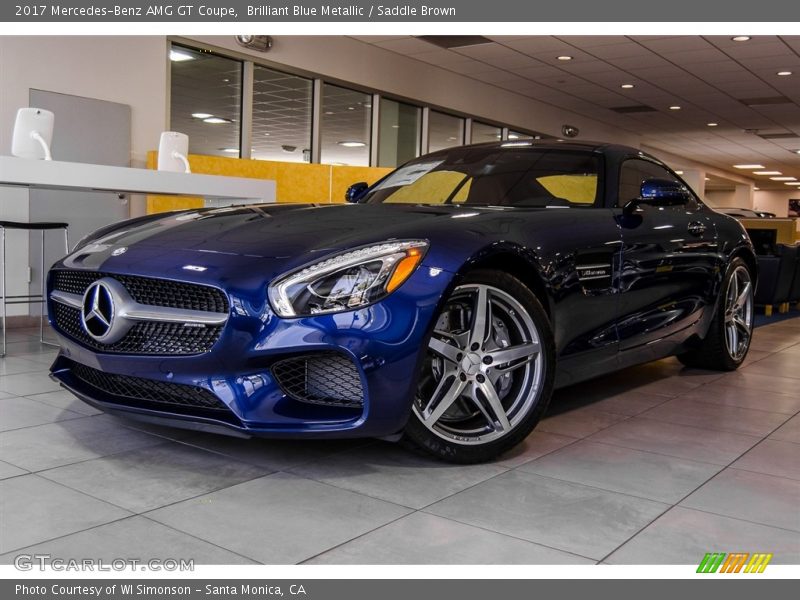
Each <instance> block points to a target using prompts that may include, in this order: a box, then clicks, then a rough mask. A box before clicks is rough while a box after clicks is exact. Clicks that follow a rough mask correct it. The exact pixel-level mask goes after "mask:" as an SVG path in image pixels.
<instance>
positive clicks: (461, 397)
mask: <svg viewBox="0 0 800 600" xmlns="http://www.w3.org/2000/svg"><path fill="white" fill-rule="evenodd" d="M543 373H544V354H543V352H542V349H541V338H540V335H539V332H538V331H537V329H536V326H535V324H534V322H533V319H532V318H531V316H530V315H529V314H528V312H527V311H526V310H525V308H524V307H523V306H522V305H521V304H520V303H519V301H517V300H516V299H515V298H514V297H513V296H512V295H510V294H509V293H507V292H505V291H503V290H501V289H499V288H497V287H494V286H490V285H485V284H466V285H462V286H459V287H458V288H456V290H455V291H454V292H453V294H452V295H451V297H450V298H449V300H448V302H447V305H446V306H445V308H444V310H443V311H442V314H441V316H440V317H439V320H438V322H437V324H436V327H435V328H434V331H433V335H432V336H431V339H430V343H429V346H428V356H427V359H426V363H425V367H424V370H423V376H422V377H421V380H420V385H419V389H418V393H417V398H416V400H415V402H414V407H413V409H414V411H415V413H416V415H417V417H418V418H419V420H420V421H421V422H422V423H423V424H424V425H425V427H427V428H428V429H429V430H430V431H432V432H433V433H435V434H436V435H437V436H439V437H441V438H444V439H446V440H448V441H450V442H455V443H459V444H465V445H470V444H482V443H486V442H489V441H492V440H494V439H497V438H499V437H502V436H504V435H506V434H508V433H509V432H510V431H511V430H512V429H513V428H514V427H515V426H516V425H517V424H518V423H519V422H520V421H522V420H523V419H524V418H525V416H526V415H527V414H528V413H529V411H530V408H531V407H532V405H533V404H535V403H536V402H537V401H538V399H539V396H540V395H541V389H542V387H543V379H544V376H543Z"/></svg>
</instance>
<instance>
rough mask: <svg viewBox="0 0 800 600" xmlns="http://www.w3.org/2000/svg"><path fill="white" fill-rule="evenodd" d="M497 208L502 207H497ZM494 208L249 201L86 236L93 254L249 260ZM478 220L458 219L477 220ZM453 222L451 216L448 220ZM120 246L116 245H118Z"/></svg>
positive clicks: (421, 227)
mask: <svg viewBox="0 0 800 600" xmlns="http://www.w3.org/2000/svg"><path fill="white" fill-rule="evenodd" d="M500 210H502V209H500ZM497 212H498V209H488V208H472V207H470V208H466V207H461V206H444V207H438V206H420V205H382V204H374V205H373V204H366V205H358V204H346V205H335V204H334V205H307V204H306V205H287V204H284V205H253V206H246V207H229V208H221V209H208V210H199V211H193V212H183V213H178V214H175V213H171V214H169V215H166V216H163V217H159V218H154V219H146V220H144V221H142V220H139V221H132V222H129V223H127V224H126V223H122V224H120V226H118V227H117V228H114V229H111V230H110V231H108V230H107V231H105V232H101V234H100V235H99V236H98V237H97V238H96V239H94V240H92V244H90V245H93V246H94V248H93V252H99V253H100V254H106V253H108V254H109V255H113V254H112V253H113V252H115V251H116V252H124V251H127V250H132V249H140V250H143V249H145V248H147V249H149V250H151V251H154V250H161V251H162V252H169V251H181V252H185V251H197V252H204V253H220V254H227V255H237V256H247V257H254V258H291V257H297V256H300V255H307V254H309V253H312V254H313V253H320V252H325V253H328V252H331V251H336V250H342V249H346V248H351V247H354V246H360V245H364V244H370V243H373V242H381V241H384V240H386V239H391V238H403V237H426V236H428V235H431V234H433V233H434V232H435V231H437V230H439V229H440V227H441V226H445V225H446V226H447V229H449V231H450V232H453V230H454V229H463V228H462V227H453V225H454V224H455V223H454V221H452V220H451V219H452V218H454V217H465V216H471V217H480V216H482V215H484V216H491V215H492V214H494V215H496V214H497ZM477 220H478V219H475V220H473V219H464V220H463V221H462V224H463V225H465V226H466V225H467V222H466V221H472V222H477ZM456 222H457V221H456ZM123 248H124V249H125V250H122V249H123Z"/></svg>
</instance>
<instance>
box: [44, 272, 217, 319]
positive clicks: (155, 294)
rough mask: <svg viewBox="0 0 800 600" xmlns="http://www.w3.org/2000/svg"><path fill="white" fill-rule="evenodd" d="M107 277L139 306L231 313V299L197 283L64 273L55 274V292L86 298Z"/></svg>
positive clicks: (53, 281) (104, 274) (53, 282)
mask: <svg viewBox="0 0 800 600" xmlns="http://www.w3.org/2000/svg"><path fill="white" fill-rule="evenodd" d="M103 277H110V278H111V279H116V280H117V281H119V282H120V283H122V284H123V285H124V286H125V288H126V289H127V290H128V293H129V294H130V295H131V297H132V298H133V299H134V300H136V301H137V302H138V303H139V304H148V305H150V306H168V307H170V308H183V309H188V310H202V311H206V312H219V313H227V312H228V308H229V307H228V298H227V297H226V296H225V294H224V293H223V292H222V290H219V289H217V288H214V287H211V286H208V285H200V284H196V283H185V282H182V281H170V280H167V279H154V278H152V277H138V276H134V275H117V274H116V273H101V272H99V271H68V270H60V271H55V272H54V273H53V279H52V285H53V289H56V290H60V291H62V292H68V293H70V294H78V295H81V296H82V295H83V293H84V292H85V291H86V288H88V287H89V286H90V285H91V284H92V283H94V282H95V281H97V280H98V279H101V278H103Z"/></svg>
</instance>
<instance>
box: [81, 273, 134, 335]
mask: <svg viewBox="0 0 800 600" xmlns="http://www.w3.org/2000/svg"><path fill="white" fill-rule="evenodd" d="M127 296H128V294H127V292H126V291H125V288H124V287H123V286H122V284H121V283H120V282H119V281H117V280H115V279H111V278H110V277H104V278H102V279H98V280H97V281H95V282H94V283H93V284H92V285H90V286H89V287H88V288H86V291H85V292H84V294H83V307H82V309H81V323H82V324H83V329H84V330H85V331H86V333H88V334H89V335H90V336H91V337H92V338H94V339H95V340H97V341H98V342H102V343H103V344H113V343H114V342H116V341H117V340H119V339H120V338H121V337H122V336H123V335H125V333H127V331H128V329H130V324H129V323H126V322H125V319H121V318H118V317H119V316H120V315H119V309H120V307H121V306H122V304H124V302H125V299H126V298H127Z"/></svg>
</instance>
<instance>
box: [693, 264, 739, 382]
mask: <svg viewBox="0 0 800 600" xmlns="http://www.w3.org/2000/svg"><path fill="white" fill-rule="evenodd" d="M720 294H721V296H720V298H719V302H718V306H717V313H716V315H715V316H714V320H713V321H712V322H711V326H710V327H709V329H708V334H707V335H706V337H705V339H704V340H703V342H702V344H701V345H700V346H699V347H697V348H694V349H692V350H690V351H689V352H686V353H684V354H680V355H678V359H679V360H680V361H681V362H682V363H683V364H685V365H686V366H687V367H697V368H700V369H711V370H715V371H733V370H735V369H737V368H739V365H741V364H742V363H743V362H744V359H745V358H746V357H747V351H748V350H749V349H750V341H751V340H752V338H753V313H754V308H755V300H754V298H755V283H754V281H753V276H752V274H751V273H750V269H749V267H748V266H747V263H745V262H744V261H743V260H742V259H741V258H734V259H733V261H731V264H730V266H729V267H728V270H727V272H726V274H725V281H724V283H723V286H722V289H721V291H720Z"/></svg>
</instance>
